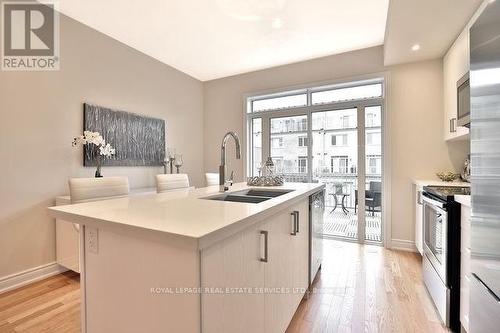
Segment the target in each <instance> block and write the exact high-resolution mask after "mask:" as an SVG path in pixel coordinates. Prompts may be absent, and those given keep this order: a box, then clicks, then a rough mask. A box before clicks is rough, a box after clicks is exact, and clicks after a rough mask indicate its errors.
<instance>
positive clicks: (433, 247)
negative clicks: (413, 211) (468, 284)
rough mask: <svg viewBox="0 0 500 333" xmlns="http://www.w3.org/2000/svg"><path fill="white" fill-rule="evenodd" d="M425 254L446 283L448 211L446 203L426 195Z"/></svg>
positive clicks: (424, 197) (424, 202)
mask: <svg viewBox="0 0 500 333" xmlns="http://www.w3.org/2000/svg"><path fill="white" fill-rule="evenodd" d="M422 198H423V204H424V255H425V256H426V257H427V259H428V260H429V261H430V263H431V264H432V266H433V267H434V269H435V270H436V272H437V273H438V274H439V276H440V277H441V280H442V281H443V283H446V264H447V257H448V255H447V230H448V213H447V211H446V209H445V204H444V203H443V202H440V201H438V200H435V199H432V198H430V197H428V196H426V195H425V193H424V195H423V196H422Z"/></svg>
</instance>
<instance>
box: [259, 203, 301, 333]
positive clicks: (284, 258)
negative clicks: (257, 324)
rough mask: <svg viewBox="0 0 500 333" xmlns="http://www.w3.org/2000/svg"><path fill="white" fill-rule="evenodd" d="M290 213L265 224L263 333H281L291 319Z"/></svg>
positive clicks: (281, 214)
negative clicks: (266, 239) (265, 255)
mask: <svg viewBox="0 0 500 333" xmlns="http://www.w3.org/2000/svg"><path fill="white" fill-rule="evenodd" d="M292 212H293V210H292V209H287V210H286V211H284V212H282V213H280V214H278V215H276V216H274V217H273V218H272V219H270V220H269V221H268V223H267V225H266V226H267V227H268V231H269V239H268V261H267V263H266V265H265V267H264V271H265V287H266V293H265V327H266V330H265V332H268V333H275V332H284V331H285V330H286V328H287V326H288V323H289V321H290V319H291V317H290V312H291V306H292V302H293V300H292V290H291V289H292V284H293V262H292V260H293V256H294V254H293V249H294V247H293V243H292V241H293V240H292V238H293V236H292V235H291V232H292V222H291V221H292V215H291V213H292Z"/></svg>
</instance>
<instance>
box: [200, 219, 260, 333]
mask: <svg viewBox="0 0 500 333" xmlns="http://www.w3.org/2000/svg"><path fill="white" fill-rule="evenodd" d="M264 229H267V228H266V226H265V225H262V224H260V225H258V226H255V227H251V228H250V229H248V230H246V231H244V232H242V233H239V234H237V235H235V236H233V237H230V238H228V239H226V240H224V241H222V242H220V243H218V244H216V245H214V246H211V247H210V248H208V249H205V250H203V251H202V253H201V285H202V288H203V289H204V290H203V294H202V331H203V332H204V333H212V332H213V333H225V332H227V333H233V332H234V333H237V332H264V331H265V328H264V318H265V316H264V311H265V306H264V297H265V296H264V293H263V289H264V286H265V285H264V266H265V265H266V263H265V262H263V261H261V258H263V256H264V251H263V245H264V235H263V234H261V230H264Z"/></svg>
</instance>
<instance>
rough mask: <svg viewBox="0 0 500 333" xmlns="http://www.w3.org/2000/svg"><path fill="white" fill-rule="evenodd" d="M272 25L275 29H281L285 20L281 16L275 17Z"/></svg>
mask: <svg viewBox="0 0 500 333" xmlns="http://www.w3.org/2000/svg"><path fill="white" fill-rule="evenodd" d="M271 25H272V27H273V28H274V29H281V28H283V20H282V19H280V18H279V17H277V18H274V19H273V22H272V23H271Z"/></svg>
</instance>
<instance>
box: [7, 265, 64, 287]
mask: <svg viewBox="0 0 500 333" xmlns="http://www.w3.org/2000/svg"><path fill="white" fill-rule="evenodd" d="M65 271H67V269H66V268H64V267H63V266H60V265H58V264H57V263H56V262H52V263H49V264H46V265H42V266H38V267H34V268H30V269H27V270H25V271H22V272H19V273H15V274H12V275H8V276H4V277H0V294H1V293H4V292H7V291H10V290H13V289H17V288H20V287H22V286H25V285H27V284H30V283H33V282H36V281H39V280H43V279H45V278H48V277H51V276H53V275H56V274H60V273H63V272H65Z"/></svg>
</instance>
